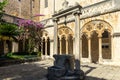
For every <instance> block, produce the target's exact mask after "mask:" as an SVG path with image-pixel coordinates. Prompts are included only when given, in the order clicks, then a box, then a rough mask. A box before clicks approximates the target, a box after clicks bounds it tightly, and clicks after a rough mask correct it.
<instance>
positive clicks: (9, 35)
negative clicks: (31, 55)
mask: <svg viewBox="0 0 120 80" xmlns="http://www.w3.org/2000/svg"><path fill="white" fill-rule="evenodd" d="M19 34H20V30H19V28H18V26H16V25H15V24H11V23H6V22H4V23H1V24H0V40H2V41H4V45H8V52H11V49H10V47H9V46H11V44H10V41H13V40H14V41H18V39H17V36H18V35H19Z"/></svg>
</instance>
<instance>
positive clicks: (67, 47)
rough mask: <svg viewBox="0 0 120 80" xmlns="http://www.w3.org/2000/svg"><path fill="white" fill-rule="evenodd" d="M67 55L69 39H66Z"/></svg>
mask: <svg viewBox="0 0 120 80" xmlns="http://www.w3.org/2000/svg"><path fill="white" fill-rule="evenodd" d="M66 54H68V37H66Z"/></svg>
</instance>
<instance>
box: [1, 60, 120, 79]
mask: <svg viewBox="0 0 120 80" xmlns="http://www.w3.org/2000/svg"><path fill="white" fill-rule="evenodd" d="M52 65H53V60H44V61H40V62H32V63H25V64H18V65H11V66H6V67H0V80H47V79H46V78H45V76H46V73H47V67H49V66H52ZM81 69H82V70H83V71H84V72H85V74H86V79H85V80H120V67H117V66H108V65H100V64H93V63H92V64H87V63H84V64H82V66H81Z"/></svg>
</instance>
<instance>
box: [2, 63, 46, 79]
mask: <svg viewBox="0 0 120 80" xmlns="http://www.w3.org/2000/svg"><path fill="white" fill-rule="evenodd" d="M44 67H45V65H44V64H42V65H41V64H39V65H38V64H32V63H29V64H19V65H11V66H6V67H0V80H41V79H42V78H44V77H45V75H46V74H47V70H46V69H45V68H44Z"/></svg>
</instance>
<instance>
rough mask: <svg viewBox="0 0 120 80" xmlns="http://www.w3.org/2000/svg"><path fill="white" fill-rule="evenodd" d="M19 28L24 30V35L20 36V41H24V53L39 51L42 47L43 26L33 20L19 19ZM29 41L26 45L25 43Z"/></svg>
mask: <svg viewBox="0 0 120 80" xmlns="http://www.w3.org/2000/svg"><path fill="white" fill-rule="evenodd" d="M18 25H19V28H20V29H22V30H23V33H21V35H20V37H19V38H20V39H23V41H24V46H23V47H24V51H27V52H30V53H31V52H33V51H34V49H37V51H38V50H39V46H41V29H42V28H43V24H41V23H40V22H34V21H32V20H26V19H19V20H18ZM26 40H27V41H28V42H27V43H28V44H27V45H25V41H26Z"/></svg>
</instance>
